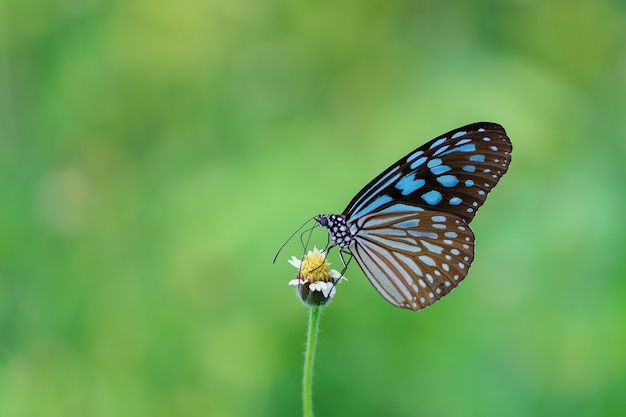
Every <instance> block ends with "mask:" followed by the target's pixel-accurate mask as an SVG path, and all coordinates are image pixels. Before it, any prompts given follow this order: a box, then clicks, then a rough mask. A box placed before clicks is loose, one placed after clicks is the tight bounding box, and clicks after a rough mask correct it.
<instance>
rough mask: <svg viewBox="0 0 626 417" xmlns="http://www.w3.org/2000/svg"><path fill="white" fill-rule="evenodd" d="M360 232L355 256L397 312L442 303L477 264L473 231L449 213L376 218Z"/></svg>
mask: <svg viewBox="0 0 626 417" xmlns="http://www.w3.org/2000/svg"><path fill="white" fill-rule="evenodd" d="M399 209H400V208H399ZM356 226H357V233H356V238H355V241H354V246H352V247H351V252H352V254H353V255H354V257H355V259H356V260H357V263H358V264H359V266H360V267H361V269H362V270H363V272H364V273H365V276H367V278H368V279H369V281H370V282H371V283H372V285H373V286H374V287H375V288H376V290H377V291H378V292H379V293H380V294H381V295H382V296H383V297H384V298H385V299H386V300H387V301H389V302H390V303H391V304H393V305H395V306H397V307H401V308H407V309H411V310H420V309H422V308H424V307H427V306H429V305H431V304H433V303H434V302H436V301H438V300H439V299H440V298H442V297H443V296H444V295H446V294H448V293H449V292H450V291H452V289H453V288H455V287H456V286H457V285H458V284H459V282H461V281H462V280H463V278H465V276H466V275H467V272H468V270H469V267H470V265H471V263H472V261H473V259H474V234H473V232H472V230H471V229H470V227H469V225H467V223H466V222H465V221H464V220H463V219H461V218H460V217H458V216H455V215H453V214H450V213H445V212H437V211H421V210H417V211H416V210H412V211H395V212H393V211H388V212H386V213H371V214H368V215H365V216H363V217H361V218H359V219H358V220H357V221H356Z"/></svg>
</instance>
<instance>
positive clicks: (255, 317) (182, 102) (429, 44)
mask: <svg viewBox="0 0 626 417" xmlns="http://www.w3.org/2000/svg"><path fill="white" fill-rule="evenodd" d="M625 109H626V4H625V3H624V2H621V1H618V0H615V1H609V0H602V1H591V0H588V1H583V0H573V1H572V0H567V1H565V0H543V1H535V0H510V1H489V0H487V1H456V2H439V1H434V0H424V1H384V2H383V1H369V0H366V1H362V0H358V1H357V0H348V1H317V2H281V1H274V0H261V1H242V0H228V1H226V0H223V1H198V0H182V1H178V2H169V1H159V0H157V1H153V0H152V1H145V0H133V1H108V2H106V1H99V0H86V1H84V0H83V1H76V0H62V1H56V2H46V1H40V0H2V1H0V195H1V199H2V203H1V204H0V416H3V417H13V416H15V417H19V416H47V417H55V416H63V417H70V416H81V417H82V416H103V417H104V416H116V417H120V416H129V417H131V416H132V417H136V416H152V417H158V416H185V417H186V416H211V417H231V416H255V417H260V416H273V417H274V416H297V415H299V414H300V412H301V402H300V379H301V367H302V352H303V342H304V340H305V326H306V320H307V314H308V313H307V309H306V308H305V307H304V306H302V305H301V304H300V303H299V301H298V300H297V299H296V298H295V296H294V292H293V288H290V287H288V286H287V282H288V281H289V280H290V279H292V278H293V275H294V272H295V271H294V270H293V268H292V267H291V266H290V265H288V264H287V262H286V260H287V259H288V258H289V257H290V256H291V255H299V254H300V253H301V250H302V249H301V246H300V244H299V242H298V240H297V239H296V240H294V241H292V242H290V243H289V244H288V245H287V247H286V249H285V251H284V252H283V253H282V254H281V256H280V257H279V259H278V262H277V263H276V264H275V265H272V258H273V256H274V255H275V253H276V251H277V250H278V248H279V246H280V245H281V244H282V243H283V242H284V241H285V240H286V238H287V237H288V236H289V235H290V234H291V233H292V232H293V231H294V230H295V229H296V228H297V227H298V226H299V225H300V224H301V223H302V222H304V221H305V220H306V219H308V218H310V217H311V216H313V215H316V214H318V213H329V212H331V213H332V212H341V211H342V210H343V208H344V207H345V205H346V204H347V203H348V202H349V201H350V199H351V198H352V196H353V195H354V194H355V193H356V192H357V191H358V190H359V189H360V188H361V187H362V186H363V185H364V184H366V183H367V182H368V181H369V180H370V179H372V178H373V177H374V176H375V175H377V174H378V173H379V172H380V171H382V170H383V169H384V168H386V167H387V166H388V165H390V164H391V163H392V162H394V161H396V160H397V159H398V158H400V157H401V156H403V155H404V154H406V153H408V152H409V151H411V150H412V149H414V148H416V147H417V146H419V145H420V144H422V143H423V142H426V141H427V140H429V139H431V138H432V137H434V136H436V135H439V134H441V133H443V132H446V131H448V130H450V129H453V128H455V127H457V126H461V125H463V124H466V123H470V122H475V121H481V120H486V121H495V122H498V123H501V124H503V125H504V126H505V127H506V128H507V131H508V133H509V135H510V137H511V138H512V141H513V144H514V152H513V163H512V166H511V169H510V171H509V173H508V174H507V175H506V176H505V177H504V179H503V180H502V181H501V183H500V185H499V186H498V188H497V189H496V190H495V191H494V192H493V193H492V195H491V196H490V198H489V201H488V202H487V204H486V205H485V206H484V207H483V208H482V209H481V211H480V213H479V214H478V216H477V217H476V220H475V221H474V222H473V227H474V230H475V231H476V234H477V238H478V241H477V257H476V261H475V263H474V265H473V267H472V270H471V273H470V275H469V277H468V278H467V280H466V281H465V282H464V283H463V284H462V285H461V287H460V288H459V289H457V290H456V291H455V292H453V293H452V294H451V295H450V296H449V297H447V298H446V299H444V300H443V301H441V302H440V303H438V304H437V305H435V306H433V307H432V308H429V309H427V310H425V311H422V312H419V313H412V312H409V311H403V310H400V309H396V308H394V307H392V306H390V305H389V304H387V303H386V302H385V301H384V300H383V299H382V298H381V297H380V296H379V295H378V294H376V292H375V291H374V290H373V288H372V287H371V286H370V284H369V283H368V282H367V280H366V279H365V278H364V276H363V274H362V273H361V271H360V270H359V269H358V268H357V267H356V265H351V268H350V269H349V271H348V273H347V276H348V278H349V279H350V280H349V282H347V283H345V284H342V285H341V286H340V287H339V291H338V294H337V296H336V298H335V300H334V301H333V303H332V304H331V305H330V306H328V308H326V309H325V310H324V312H323V316H322V322H321V329H322V332H321V335H320V345H319V348H318V356H317V359H316V365H315V369H316V376H315V381H314V385H315V393H314V399H315V409H316V413H317V415H319V416H381V415H385V416H446V417H447V416H451V417H454V416H481V417H486V416H494V417H495V416H497V417H500V416H509V417H516V416H529V415H537V416H568V417H576V416H590V415H593V416H623V415H624V414H626V280H625V277H626V262H625V260H624V255H625V253H624V252H625V251H624V233H625V232H626V220H625V217H624V202H625V189H624V188H625V184H626V158H625V156H626V123H624V117H625ZM325 242H326V239H325V238H324V236H323V235H317V238H316V240H315V242H313V243H315V244H317V245H319V246H323V245H324V244H325ZM335 266H337V262H335Z"/></svg>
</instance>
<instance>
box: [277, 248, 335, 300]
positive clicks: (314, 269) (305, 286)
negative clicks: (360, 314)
mask: <svg viewBox="0 0 626 417" xmlns="http://www.w3.org/2000/svg"><path fill="white" fill-rule="evenodd" d="M287 262H289V263H290V264H291V265H292V266H293V267H294V268H297V269H298V278H296V279H292V280H291V281H289V285H293V286H298V288H299V293H300V298H302V300H303V301H304V302H305V303H308V304H317V305H320V304H325V303H326V302H328V300H329V299H330V298H332V297H333V296H334V295H335V291H336V290H335V287H336V286H337V284H338V283H339V282H340V281H342V280H344V279H346V278H345V277H344V276H342V275H341V273H340V272H339V271H337V270H335V269H330V263H328V261H327V260H326V256H325V254H324V251H320V250H319V249H317V248H316V247H314V248H313V250H312V251H309V252H308V253H307V255H306V256H305V257H304V260H300V259H298V258H296V257H295V256H292V257H291V259H289V260H288V261H287ZM315 293H318V294H319V293H321V296H320V295H315Z"/></svg>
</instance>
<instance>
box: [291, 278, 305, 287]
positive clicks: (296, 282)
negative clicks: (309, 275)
mask: <svg viewBox="0 0 626 417" xmlns="http://www.w3.org/2000/svg"><path fill="white" fill-rule="evenodd" d="M304 284H306V279H297V278H296V279H292V280H291V281H289V285H304Z"/></svg>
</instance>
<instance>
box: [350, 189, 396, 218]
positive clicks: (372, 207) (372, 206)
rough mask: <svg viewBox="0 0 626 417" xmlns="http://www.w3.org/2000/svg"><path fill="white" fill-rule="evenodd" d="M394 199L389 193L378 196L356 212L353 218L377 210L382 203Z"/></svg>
mask: <svg viewBox="0 0 626 417" xmlns="http://www.w3.org/2000/svg"><path fill="white" fill-rule="evenodd" d="M392 200H393V198H391V197H389V196H388V195H382V196H380V197H378V198H377V199H376V200H374V201H372V202H371V203H370V204H368V205H367V206H365V207H363V208H362V209H361V210H359V211H358V212H357V213H354V215H353V216H352V218H353V219H356V218H357V217H361V216H363V215H365V214H368V213H370V212H372V211H374V210H376V209H377V208H378V207H380V206H382V205H385V204H387V203H388V202H390V201H392Z"/></svg>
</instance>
